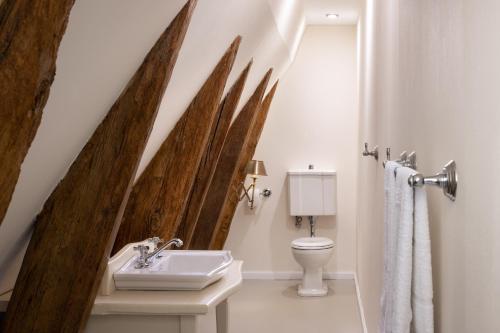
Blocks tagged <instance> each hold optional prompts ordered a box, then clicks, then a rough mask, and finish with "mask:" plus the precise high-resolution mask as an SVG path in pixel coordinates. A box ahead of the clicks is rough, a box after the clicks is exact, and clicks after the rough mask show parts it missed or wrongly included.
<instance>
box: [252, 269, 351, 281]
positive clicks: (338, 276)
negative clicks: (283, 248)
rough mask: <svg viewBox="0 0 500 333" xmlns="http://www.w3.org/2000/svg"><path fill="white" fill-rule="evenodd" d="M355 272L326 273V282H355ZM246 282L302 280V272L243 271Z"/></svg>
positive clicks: (324, 276)
mask: <svg viewBox="0 0 500 333" xmlns="http://www.w3.org/2000/svg"><path fill="white" fill-rule="evenodd" d="M354 276H355V275H354V273H353V272H325V273H323V278H324V279H326V280H354ZM243 279H245V280H300V279H302V272H301V271H243Z"/></svg>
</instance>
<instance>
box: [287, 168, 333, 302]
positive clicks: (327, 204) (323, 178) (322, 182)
mask: <svg viewBox="0 0 500 333" xmlns="http://www.w3.org/2000/svg"><path fill="white" fill-rule="evenodd" d="M288 177H289V182H288V194H289V195H288V197H289V207H290V215H292V216H295V217H296V221H297V223H296V225H297V226H300V224H301V223H300V222H301V221H302V216H308V217H309V223H310V228H311V229H310V236H311V237H304V238H298V239H295V240H294V241H292V243H291V248H292V253H293V257H294V258H295V260H296V261H297V262H298V263H299V264H300V265H301V266H302V268H303V272H304V273H303V277H302V283H301V284H300V285H299V287H298V294H299V296H325V295H326V294H327V293H328V287H327V286H326V283H324V282H323V267H324V266H325V265H326V264H327V263H328V260H330V258H331V256H332V253H333V247H334V246H335V243H334V242H333V240H331V239H329V238H326V237H315V230H314V229H315V223H316V220H315V217H316V216H326V215H335V214H336V212H337V209H336V208H337V204H336V201H337V200H336V199H337V190H336V183H337V181H336V172H335V171H318V170H311V169H310V170H296V171H289V172H288Z"/></svg>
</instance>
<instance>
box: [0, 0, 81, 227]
mask: <svg viewBox="0 0 500 333" xmlns="http://www.w3.org/2000/svg"><path fill="white" fill-rule="evenodd" d="M74 2H75V0H60V1H51V0H40V1H30V0H3V2H1V3H0V156H1V158H0V170H1V171H0V189H1V191H0V224H1V223H2V221H3V219H4V217H5V213H6V212H7V208H8V207H9V203H10V200H11V199H12V194H13V192H14V188H15V187H16V183H17V180H18V178H19V173H20V171H21V164H22V163H23V160H24V157H25V156H26V154H27V153H28V149H29V147H30V145H31V142H32V141H33V138H34V137H35V134H36V131H37V129H38V126H39V125H40V120H41V118H42V111H43V108H44V107H45V104H46V102H47V99H48V97H49V92H50V86H51V85H52V82H53V81H54V76H55V73H56V58H57V50H58V49H59V44H60V43H61V39H62V37H63V35H64V32H65V30H66V24H67V22H68V17H69V13H70V11H71V8H72V7H73V3H74Z"/></svg>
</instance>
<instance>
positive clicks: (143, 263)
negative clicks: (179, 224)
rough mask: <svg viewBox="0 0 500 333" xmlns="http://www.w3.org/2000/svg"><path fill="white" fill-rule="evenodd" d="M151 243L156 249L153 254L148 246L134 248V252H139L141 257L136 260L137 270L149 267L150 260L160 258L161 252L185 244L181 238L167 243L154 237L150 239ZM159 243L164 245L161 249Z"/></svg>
mask: <svg viewBox="0 0 500 333" xmlns="http://www.w3.org/2000/svg"><path fill="white" fill-rule="evenodd" d="M148 240H149V241H151V242H153V243H154V246H155V248H154V249H153V252H151V253H148V252H149V246H147V245H142V244H141V245H137V246H134V250H136V251H139V257H138V258H137V260H136V263H135V268H144V267H148V266H149V264H150V259H151V258H154V257H159V254H160V252H161V251H163V250H165V249H166V248H168V247H170V246H172V245H174V246H175V247H181V246H182V245H184V242H183V241H182V240H180V239H179V238H173V239H171V240H169V241H168V242H165V243H164V241H163V240H161V239H160V238H158V237H153V238H150V239H148ZM158 243H164V244H163V245H161V246H160V247H158Z"/></svg>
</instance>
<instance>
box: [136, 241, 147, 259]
mask: <svg viewBox="0 0 500 333" xmlns="http://www.w3.org/2000/svg"><path fill="white" fill-rule="evenodd" d="M134 250H135V251H139V256H140V258H146V256H147V255H148V252H149V246H147V245H142V244H141V245H137V246H134Z"/></svg>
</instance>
